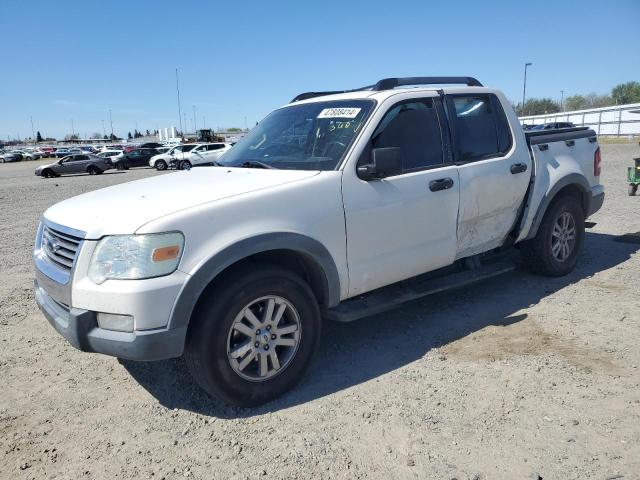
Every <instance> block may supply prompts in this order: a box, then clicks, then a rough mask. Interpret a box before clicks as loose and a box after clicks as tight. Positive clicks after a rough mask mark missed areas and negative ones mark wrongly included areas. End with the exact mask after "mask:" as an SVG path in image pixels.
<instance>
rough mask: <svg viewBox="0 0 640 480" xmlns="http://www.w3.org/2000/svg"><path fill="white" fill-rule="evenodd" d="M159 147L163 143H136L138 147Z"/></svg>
mask: <svg viewBox="0 0 640 480" xmlns="http://www.w3.org/2000/svg"><path fill="white" fill-rule="evenodd" d="M160 147H164V145H163V144H162V143H158V142H147V143H143V144H141V145H138V148H160Z"/></svg>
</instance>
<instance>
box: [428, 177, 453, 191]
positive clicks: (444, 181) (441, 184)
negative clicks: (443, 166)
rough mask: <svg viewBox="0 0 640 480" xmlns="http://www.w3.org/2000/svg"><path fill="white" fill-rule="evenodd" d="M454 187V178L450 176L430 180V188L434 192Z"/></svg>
mask: <svg viewBox="0 0 640 480" xmlns="http://www.w3.org/2000/svg"><path fill="white" fill-rule="evenodd" d="M451 187H453V180H451V179H450V178H448V177H447V178H439V179H438V180H431V181H430V182H429V190H431V191H432V192H438V191H440V190H448V189H450V188H451Z"/></svg>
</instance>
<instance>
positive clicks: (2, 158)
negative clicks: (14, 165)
mask: <svg viewBox="0 0 640 480" xmlns="http://www.w3.org/2000/svg"><path fill="white" fill-rule="evenodd" d="M21 160H22V155H21V154H19V153H16V152H1V153H0V163H9V162H19V161H21Z"/></svg>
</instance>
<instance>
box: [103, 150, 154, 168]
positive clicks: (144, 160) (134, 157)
mask: <svg viewBox="0 0 640 480" xmlns="http://www.w3.org/2000/svg"><path fill="white" fill-rule="evenodd" d="M157 154H158V151H157V150H156V149H155V148H137V149H135V150H132V151H130V152H124V153H122V154H121V155H118V156H117V157H113V158H112V159H111V163H112V164H113V166H114V167H115V168H117V169H118V170H128V169H129V168H131V167H147V166H149V159H151V157H153V156H154V155H157Z"/></svg>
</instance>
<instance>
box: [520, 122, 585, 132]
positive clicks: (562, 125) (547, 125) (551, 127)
mask: <svg viewBox="0 0 640 480" xmlns="http://www.w3.org/2000/svg"><path fill="white" fill-rule="evenodd" d="M558 128H575V125H574V124H573V123H571V122H551V123H544V124H542V125H534V126H532V127H531V128H530V129H527V130H556V129H558Z"/></svg>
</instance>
